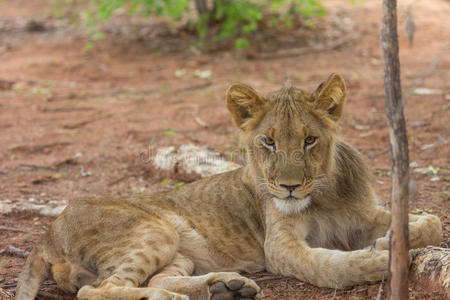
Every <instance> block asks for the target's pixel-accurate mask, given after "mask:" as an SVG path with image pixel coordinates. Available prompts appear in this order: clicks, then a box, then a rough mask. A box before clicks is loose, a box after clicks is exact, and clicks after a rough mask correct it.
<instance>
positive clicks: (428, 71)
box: [413, 43, 450, 89]
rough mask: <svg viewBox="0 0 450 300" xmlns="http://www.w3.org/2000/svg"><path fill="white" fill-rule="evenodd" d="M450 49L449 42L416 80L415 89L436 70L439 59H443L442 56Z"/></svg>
mask: <svg viewBox="0 0 450 300" xmlns="http://www.w3.org/2000/svg"><path fill="white" fill-rule="evenodd" d="M449 49H450V43H447V44H446V45H445V46H444V48H443V49H442V51H441V52H440V53H439V54H438V55H437V56H436V57H435V58H433V60H431V62H430V64H429V65H428V68H426V70H425V71H424V72H423V73H422V74H421V75H420V76H419V77H418V78H417V79H416V81H415V82H414V85H413V89H415V88H416V87H418V86H420V85H422V84H423V82H424V80H425V79H426V78H427V77H430V76H431V75H432V74H433V73H434V71H435V70H436V67H437V65H438V63H439V61H440V60H441V58H442V56H443V55H444V54H445V53H448V50H449Z"/></svg>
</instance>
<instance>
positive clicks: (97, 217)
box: [17, 74, 442, 300]
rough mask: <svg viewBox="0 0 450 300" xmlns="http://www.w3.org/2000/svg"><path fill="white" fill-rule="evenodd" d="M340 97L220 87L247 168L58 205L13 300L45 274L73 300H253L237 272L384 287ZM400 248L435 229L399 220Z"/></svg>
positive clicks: (378, 212) (376, 214)
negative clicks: (404, 230)
mask: <svg viewBox="0 0 450 300" xmlns="http://www.w3.org/2000/svg"><path fill="white" fill-rule="evenodd" d="M345 99H346V88H345V84H344V81H343V79H342V78H341V77H340V76H338V75H334V74H333V75H331V76H330V77H329V78H328V79H327V80H326V81H325V82H324V83H323V84H321V86H319V88H318V89H317V91H315V92H314V93H312V94H309V93H307V92H305V91H302V90H299V89H296V88H293V87H291V86H289V85H287V86H285V87H284V88H282V89H281V90H279V91H276V92H274V93H272V94H270V95H269V96H268V97H263V96H260V95H259V94H258V93H257V92H256V91H255V90H253V89H252V88H250V87H248V86H245V85H241V84H236V85H233V86H231V87H230V88H229V89H228V91H227V106H228V109H229V110H230V113H231V116H232V119H233V122H234V123H235V124H236V125H237V126H238V127H239V128H241V129H242V130H243V132H244V135H245V143H246V147H247V150H248V151H247V153H248V165H247V166H245V167H243V168H241V169H238V170H235V171H231V172H227V173H223V174H220V175H216V176H211V177H209V178H205V179H203V180H200V181H197V182H194V183H192V184H189V185H185V186H183V187H181V188H178V189H176V190H174V191H172V192H169V193H165V194H158V195H153V196H143V197H137V198H123V199H117V198H108V197H104V198H99V199H82V200H74V201H71V202H70V204H69V205H68V207H67V208H66V209H65V210H64V212H63V213H62V214H61V216H60V217H58V219H57V220H56V221H55V222H54V223H53V224H52V226H51V228H50V230H49V232H48V233H47V234H46V235H45V236H44V237H43V239H42V241H41V243H40V244H39V245H37V246H36V247H35V249H34V250H33V252H32V254H31V255H30V257H29V258H28V260H27V263H26V265H25V267H24V270H23V272H22V274H21V276H20V280H19V286H18V289H17V299H20V300H25V299H33V298H34V295H35V294H36V292H37V290H38V288H39V284H40V283H41V281H42V280H44V278H45V277H46V276H47V274H51V275H52V277H53V278H54V279H55V280H56V281H57V283H58V285H59V286H60V287H61V288H62V289H64V290H66V291H69V292H75V291H76V290H79V291H78V298H79V299H112V298H114V299H158V300H159V299H187V297H188V296H189V297H190V299H208V298H210V299H256V298H260V296H261V294H260V289H259V287H258V286H257V285H256V284H255V283H254V282H253V281H251V280H249V279H247V278H244V277H242V276H241V275H239V274H238V273H235V272H240V271H246V272H255V271H260V270H263V269H267V270H269V271H270V272H273V273H276V274H283V275H287V276H294V277H296V278H298V279H300V280H304V281H306V282H309V283H312V284H314V285H317V286H321V287H330V288H343V287H347V286H352V285H355V284H361V283H364V282H372V281H377V280H381V279H382V278H385V277H386V275H387V262H388V251H387V249H388V236H387V235H386V233H387V232H388V229H389V222H390V213H389V212H388V211H387V210H385V209H383V208H382V207H380V206H378V205H377V201H376V196H375V193H374V191H373V188H372V186H371V184H370V174H369V171H368V169H367V167H366V165H365V163H364V162H363V160H362V158H361V156H360V154H359V153H358V152H357V151H356V150H354V149H353V148H352V147H350V146H349V145H347V144H346V143H344V142H343V141H342V140H340V139H339V137H338V135H337V123H336V122H337V121H338V120H339V118H340V117H341V115H342V111H343V107H344V104H345ZM307 141H308V143H307ZM410 237H411V239H410V246H411V248H417V247H423V246H426V245H438V244H439V243H440V241H441V237H442V229H441V223H440V221H439V219H438V218H437V217H435V216H432V215H424V216H410Z"/></svg>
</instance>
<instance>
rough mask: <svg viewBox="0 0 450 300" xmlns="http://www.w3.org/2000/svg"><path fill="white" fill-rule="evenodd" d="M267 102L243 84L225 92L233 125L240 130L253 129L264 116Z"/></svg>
mask: <svg viewBox="0 0 450 300" xmlns="http://www.w3.org/2000/svg"><path fill="white" fill-rule="evenodd" d="M266 105H267V101H266V100H265V99H264V98H263V97H261V96H260V95H259V94H258V93H257V92H256V91H255V90H254V89H252V88H251V87H249V86H247V85H244V84H240V83H238V84H233V85H232V86H230V87H229V88H228V90H227V107H228V111H229V112H230V114H231V118H232V119H233V123H234V124H235V125H236V126H237V127H239V128H241V129H242V130H244V131H245V130H251V129H253V128H254V127H255V126H256V125H257V124H258V123H259V121H261V118H262V117H263V116H264V113H265V111H266V110H265V107H266Z"/></svg>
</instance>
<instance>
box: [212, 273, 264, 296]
mask: <svg viewBox="0 0 450 300" xmlns="http://www.w3.org/2000/svg"><path fill="white" fill-rule="evenodd" d="M236 275H237V277H235V276H233V277H234V278H233V277H231V278H230V276H224V277H225V278H220V277H221V276H218V277H219V278H216V279H215V280H213V281H212V282H211V284H210V286H209V294H210V299H211V300H239V299H240V300H255V299H261V295H260V292H261V288H260V287H259V286H258V285H257V284H256V283H255V282H254V281H253V280H250V279H248V278H245V277H243V276H241V275H239V274H237V273H236Z"/></svg>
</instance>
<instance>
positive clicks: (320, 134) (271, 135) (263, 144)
mask: <svg viewBox="0 0 450 300" xmlns="http://www.w3.org/2000/svg"><path fill="white" fill-rule="evenodd" d="M345 99H346V87H345V83H344V80H343V78H342V77H341V76H339V75H336V74H332V75H331V76H330V77H329V78H328V79H327V80H326V81H325V82H323V83H322V84H320V85H319V87H318V88H317V90H316V91H315V92H314V93H312V94H311V93H307V92H305V91H303V90H300V89H297V88H294V87H292V86H290V85H285V86H284V87H283V88H282V89H280V90H278V91H275V92H273V93H271V94H269V95H268V96H267V97H263V96H261V95H259V94H258V93H257V92H256V91H255V90H254V89H252V88H251V87H249V86H246V85H242V84H234V85H232V86H231V87H230V88H229V89H228V91H227V106H228V110H229V111H230V113H231V116H232V119H233V122H234V123H235V124H236V126H238V127H239V128H240V129H241V130H242V131H243V132H244V136H245V143H246V147H247V151H248V163H249V167H250V169H251V172H252V176H254V177H255V183H256V184H257V185H258V187H259V188H258V190H259V191H262V192H264V193H268V194H269V195H270V196H271V197H272V198H273V199H274V201H275V205H276V206H277V207H278V208H279V209H280V210H282V211H285V212H295V211H300V210H302V209H304V208H305V207H307V206H308V205H309V203H310V199H311V198H310V194H311V192H312V191H313V189H314V188H315V186H317V185H319V184H320V179H321V178H323V177H325V176H327V175H328V174H330V173H331V172H332V170H333V168H334V161H333V151H334V136H335V134H336V127H337V126H336V122H337V121H338V120H339V119H340V117H341V115H342V110H343V107H344V103H345Z"/></svg>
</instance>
